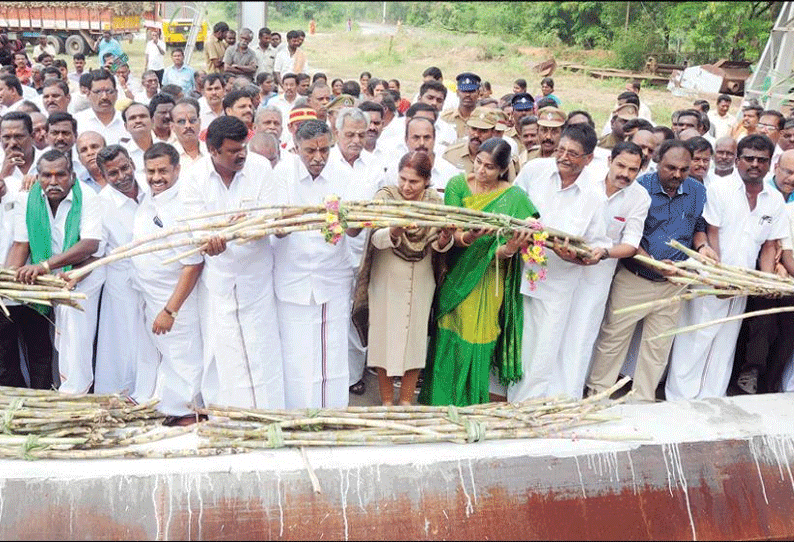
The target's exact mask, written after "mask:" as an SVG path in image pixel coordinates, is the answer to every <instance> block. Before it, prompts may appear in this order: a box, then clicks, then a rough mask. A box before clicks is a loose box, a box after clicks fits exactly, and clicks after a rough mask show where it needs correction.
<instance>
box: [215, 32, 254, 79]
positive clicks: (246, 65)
mask: <svg viewBox="0 0 794 542" xmlns="http://www.w3.org/2000/svg"><path fill="white" fill-rule="evenodd" d="M253 38H254V33H253V32H251V30H250V29H248V28H243V29H242V30H240V35H239V38H238V40H237V44H236V45H235V46H234V47H229V48H228V49H226V54H224V55H223V68H224V70H225V71H226V73H233V74H235V75H245V76H247V77H248V78H249V79H252V78H253V77H254V75H255V74H256V68H257V65H258V64H257V60H256V53H254V51H253V50H252V49H251V48H250V47H248V44H249V43H251V40H252V39H253Z"/></svg>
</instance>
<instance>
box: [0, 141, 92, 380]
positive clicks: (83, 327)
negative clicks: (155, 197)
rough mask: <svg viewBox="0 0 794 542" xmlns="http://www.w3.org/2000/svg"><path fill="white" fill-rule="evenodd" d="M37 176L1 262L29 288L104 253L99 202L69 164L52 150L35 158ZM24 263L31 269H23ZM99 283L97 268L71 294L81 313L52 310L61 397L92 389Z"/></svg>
mask: <svg viewBox="0 0 794 542" xmlns="http://www.w3.org/2000/svg"><path fill="white" fill-rule="evenodd" d="M37 171H38V176H37V183H36V184H34V185H33V186H32V187H31V191H30V192H29V193H27V194H26V193H20V202H19V203H20V204H19V206H18V208H17V213H16V216H15V220H16V224H15V225H14V244H13V246H12V247H11V252H10V253H9V255H8V259H7V260H6V267H16V268H18V269H17V280H18V281H19V282H23V283H26V284H33V282H34V281H35V278H36V277H37V276H38V275H41V274H45V273H51V272H57V271H59V270H61V269H63V270H67V269H69V268H70V267H72V266H74V265H77V264H84V263H87V262H89V261H90V260H91V259H93V257H95V256H99V255H101V254H102V253H103V252H104V247H102V246H101V244H102V216H101V213H100V209H99V201H98V199H97V196H96V194H94V192H93V191H92V190H89V189H87V187H86V186H85V185H82V183H81V182H80V181H76V180H75V179H74V174H73V172H72V167H71V160H69V158H68V157H67V156H65V155H64V154H63V153H62V152H60V151H57V150H54V149H53V150H50V151H47V152H45V153H44V154H43V155H42V156H41V158H39V161H38V163H37ZM31 198H32V201H29V200H31ZM43 221H48V223H49V228H46V227H42V226H41V224H42V222H43ZM28 257H30V261H31V262H32V263H31V264H29V265H25V263H26V262H27V261H28ZM104 278H105V272H104V269H102V268H100V269H96V270H94V271H93V272H91V273H90V274H89V275H88V276H87V277H85V278H84V279H83V280H81V281H80V282H78V283H77V285H76V287H75V291H77V292H82V293H84V294H86V296H87V298H86V299H85V300H83V301H81V303H80V305H81V306H82V308H83V310H82V311H79V310H76V309H73V308H72V307H69V306H66V305H58V306H57V307H56V308H55V322H56V325H55V348H56V350H57V351H58V365H59V373H60V380H61V383H60V387H59V390H60V391H62V392H66V393H73V394H83V393H87V392H88V390H89V388H90V387H91V384H92V383H93V380H94V377H93V370H92V357H93V356H92V348H91V344H92V343H93V340H94V334H95V333H96V319H97V306H98V303H99V291H100V289H101V288H102V283H103V282H104Z"/></svg>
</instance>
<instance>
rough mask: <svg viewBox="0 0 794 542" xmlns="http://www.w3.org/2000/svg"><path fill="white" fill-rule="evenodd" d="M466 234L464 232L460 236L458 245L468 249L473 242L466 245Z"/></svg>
mask: <svg viewBox="0 0 794 542" xmlns="http://www.w3.org/2000/svg"><path fill="white" fill-rule="evenodd" d="M468 233H469V232H464V233H463V235H461V236H460V244H461V245H463V246H464V247H470V246H471V244H472V243H473V241H469V242H468V243H467V242H466V234H468Z"/></svg>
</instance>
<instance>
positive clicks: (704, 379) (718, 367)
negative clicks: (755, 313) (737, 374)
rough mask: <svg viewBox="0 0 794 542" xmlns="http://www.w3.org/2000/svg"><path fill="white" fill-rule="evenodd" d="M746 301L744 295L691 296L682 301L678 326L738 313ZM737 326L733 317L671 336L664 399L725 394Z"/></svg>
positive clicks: (737, 330) (740, 324) (729, 376)
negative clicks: (671, 342)
mask: <svg viewBox="0 0 794 542" xmlns="http://www.w3.org/2000/svg"><path fill="white" fill-rule="evenodd" d="M746 304H747V298H746V297H738V298H731V299H717V298H716V297H714V296H707V297H700V298H695V299H692V300H689V301H686V302H684V303H683V304H682V306H681V316H680V319H679V326H681V327H683V326H689V325H694V324H700V323H704V322H709V321H712V320H716V319H719V318H725V317H726V316H734V315H737V314H742V313H743V312H744V308H745V306H746ZM741 326H742V322H741V320H736V321H734V322H727V323H725V324H719V325H714V326H709V327H707V328H704V329H701V330H698V331H692V332H689V333H681V334H679V335H676V336H675V341H674V342H673V350H672V355H671V360H670V369H669V372H668V374H667V385H666V386H665V396H666V398H667V400H668V401H675V400H679V399H703V398H707V397H724V396H725V392H726V390H727V389H728V384H729V382H730V378H731V372H732V370H733V355H734V351H735V349H736V339H737V337H738V336H739V330H740V329H741Z"/></svg>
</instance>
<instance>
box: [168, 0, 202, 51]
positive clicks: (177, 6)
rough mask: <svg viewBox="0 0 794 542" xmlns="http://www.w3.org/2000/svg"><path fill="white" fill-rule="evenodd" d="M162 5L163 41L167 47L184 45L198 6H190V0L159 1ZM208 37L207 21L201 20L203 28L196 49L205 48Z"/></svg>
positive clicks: (199, 33) (200, 30)
mask: <svg viewBox="0 0 794 542" xmlns="http://www.w3.org/2000/svg"><path fill="white" fill-rule="evenodd" d="M158 3H159V7H160V20H161V26H162V32H163V41H164V42H165V44H166V47H184V46H185V44H187V38H188V35H189V34H190V27H191V26H192V25H193V15H194V13H195V11H194V10H195V9H200V8H197V7H193V6H190V5H189V4H190V3H189V2H158ZM205 39H207V22H206V21H204V20H202V21H201V28H200V29H199V32H198V37H197V38H196V49H197V50H198V51H201V50H202V49H203V48H204V40H205Z"/></svg>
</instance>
